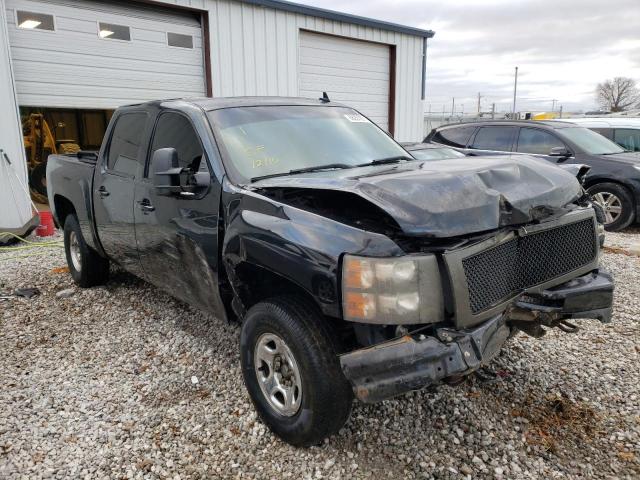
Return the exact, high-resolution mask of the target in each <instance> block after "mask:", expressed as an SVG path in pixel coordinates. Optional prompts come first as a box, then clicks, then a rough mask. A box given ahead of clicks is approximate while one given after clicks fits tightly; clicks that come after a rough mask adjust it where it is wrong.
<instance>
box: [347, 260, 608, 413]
mask: <svg viewBox="0 0 640 480" xmlns="http://www.w3.org/2000/svg"><path fill="white" fill-rule="evenodd" d="M522 298H523V300H517V301H516V302H515V303H514V308H517V309H518V312H519V313H520V314H521V315H520V318H519V319H518V320H517V322H512V321H511V318H510V317H509V314H508V312H507V313H501V314H499V315H496V316H494V317H492V318H490V319H489V320H487V321H485V322H484V323H482V324H480V325H478V326H476V327H474V328H470V329H464V330H455V329H452V328H436V329H435V331H434V333H433V335H430V336H425V335H420V334H413V335H405V336H404V337H401V338H397V339H394V340H391V341H388V342H384V343H381V344H378V345H374V346H371V347H367V348H363V349H360V350H356V351H353V352H350V353H347V354H344V355H342V356H341V357H340V364H341V366H342V371H343V373H344V375H345V377H346V378H347V379H348V380H349V382H351V385H352V386H353V390H354V393H355V395H356V397H358V399H359V400H361V401H363V402H365V403H375V402H378V401H381V400H384V399H387V398H391V397H394V396H396V395H400V394H402V393H406V392H409V391H411V390H419V389H421V388H424V387H426V386H428V385H431V384H434V383H438V382H440V381H442V380H444V379H446V378H452V377H453V378H455V377H460V376H463V375H467V374H469V373H471V372H473V371H474V370H476V369H478V368H479V367H481V366H483V365H486V364H487V363H489V362H490V361H491V360H492V359H493V358H494V357H495V356H496V355H497V354H498V352H499V351H500V349H501V348H502V346H503V345H504V343H505V342H506V341H507V339H508V338H509V335H510V334H511V332H512V330H513V329H515V328H516V327H515V325H516V324H517V323H530V324H532V325H537V326H538V327H540V328H541V325H545V326H551V327H553V326H557V324H556V325H554V323H553V322H554V321H559V320H562V319H566V318H597V319H599V320H600V321H602V322H609V321H610V320H611V309H612V302H613V280H612V278H611V276H610V275H609V274H608V273H606V272H605V271H603V270H600V271H594V272H590V273H588V274H586V275H583V276H581V277H578V278H575V279H573V280H570V281H568V282H566V283H563V284H562V285H559V286H557V287H554V288H551V289H548V290H543V291H542V292H541V293H540V294H539V295H536V296H535V297H532V296H530V295H527V296H523V297H522ZM525 300H526V301H525ZM523 312H525V313H526V312H530V313H531V315H529V316H528V318H525V316H522V313H523Z"/></svg>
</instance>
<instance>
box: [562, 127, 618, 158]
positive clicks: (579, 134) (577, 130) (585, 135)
mask: <svg viewBox="0 0 640 480" xmlns="http://www.w3.org/2000/svg"><path fill="white" fill-rule="evenodd" d="M556 132H557V133H559V134H560V135H561V136H563V137H565V138H566V139H567V140H569V141H571V142H573V143H575V144H576V145H577V146H578V147H580V149H582V150H583V151H584V153H588V154H590V155H611V154H614V153H622V152H624V151H625V150H624V149H623V148H621V147H620V146H619V145H616V144H615V143H613V142H612V141H611V140H609V139H607V138H605V137H603V136H602V135H600V134H599V133H596V132H594V131H592V130H589V129H587V128H583V127H570V128H560V129H558V130H556Z"/></svg>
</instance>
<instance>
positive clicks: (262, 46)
mask: <svg viewBox="0 0 640 480" xmlns="http://www.w3.org/2000/svg"><path fill="white" fill-rule="evenodd" d="M202 2H203V3H204V8H206V9H207V10H208V11H209V23H210V27H209V30H210V35H211V38H210V40H211V74H212V79H213V95H214V96H216V97H229V96H237V95H284V96H298V95H299V84H298V81H299V78H298V49H299V38H300V30H309V31H315V32H320V33H328V34H333V35H339V36H344V37H351V38H355V39H359V40H367V41H370V42H378V43H384V44H388V45H395V46H396V98H395V100H396V102H395V132H394V134H395V137H396V139H398V140H400V141H418V140H421V139H422V138H424V137H423V136H422V122H423V102H422V100H421V94H422V72H421V70H422V42H423V39H422V37H417V36H413V35H407V34H403V33H398V32H391V31H388V30H383V29H378V28H372V27H365V26H360V25H354V24H350V23H345V22H338V21H334V20H328V19H324V18H319V17H313V16H308V15H301V14H297V13H292V12H286V11H282V10H275V9H272V8H265V7H258V6H254V5H249V4H246V3H242V2H237V1H233V0H202ZM167 3H174V4H175V3H180V4H185V1H179V2H175V1H174V2H171V1H168V2H167ZM197 3H200V2H196V0H193V1H192V2H191V4H193V6H196V5H197Z"/></svg>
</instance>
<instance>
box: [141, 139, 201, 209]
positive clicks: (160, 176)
mask: <svg viewBox="0 0 640 480" xmlns="http://www.w3.org/2000/svg"><path fill="white" fill-rule="evenodd" d="M198 164H199V162H198ZM151 165H152V168H153V184H154V186H155V187H156V190H157V191H158V195H165V196H170V195H179V196H181V197H193V196H195V195H196V194H197V191H198V190H202V189H203V188H207V187H208V186H209V184H210V183H211V178H210V177H209V173H208V172H195V173H194V172H193V171H192V169H191V168H183V167H181V166H180V158H179V157H178V152H177V151H176V149H175V148H160V149H158V150H156V151H155V152H153V157H152V158H151Z"/></svg>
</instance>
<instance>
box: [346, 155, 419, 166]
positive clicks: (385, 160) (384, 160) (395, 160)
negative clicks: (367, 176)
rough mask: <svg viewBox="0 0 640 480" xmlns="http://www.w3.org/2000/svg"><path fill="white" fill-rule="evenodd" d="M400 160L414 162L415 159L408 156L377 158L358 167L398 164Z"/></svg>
mask: <svg viewBox="0 0 640 480" xmlns="http://www.w3.org/2000/svg"><path fill="white" fill-rule="evenodd" d="M401 160H406V161H411V160H415V158H413V157H410V156H408V155H395V156H393V157H387V158H378V159H377V160H372V161H370V162H367V163H361V164H360V165H358V166H359V167H369V166H372V165H387V164H389V163H400V161H401Z"/></svg>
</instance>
